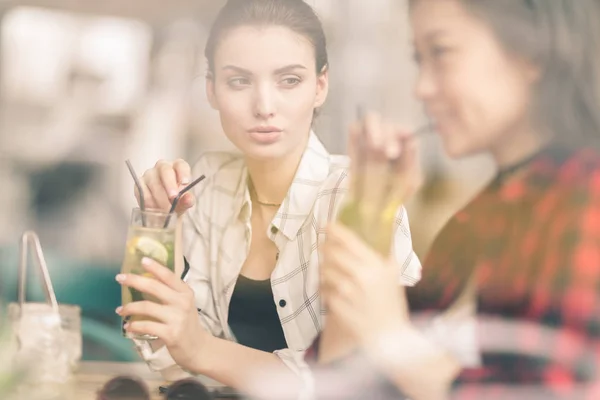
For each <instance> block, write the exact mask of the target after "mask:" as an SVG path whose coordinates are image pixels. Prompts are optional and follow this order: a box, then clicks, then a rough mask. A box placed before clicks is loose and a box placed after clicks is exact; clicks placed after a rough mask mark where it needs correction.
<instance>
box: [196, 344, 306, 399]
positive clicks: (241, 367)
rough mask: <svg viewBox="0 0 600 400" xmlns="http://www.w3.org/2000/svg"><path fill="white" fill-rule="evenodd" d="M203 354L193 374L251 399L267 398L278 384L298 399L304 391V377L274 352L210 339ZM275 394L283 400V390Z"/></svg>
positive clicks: (290, 395)
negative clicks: (295, 372) (272, 388)
mask: <svg viewBox="0 0 600 400" xmlns="http://www.w3.org/2000/svg"><path fill="white" fill-rule="evenodd" d="M200 354H201V356H200V357H199V359H198V360H197V362H196V364H195V365H194V366H193V368H192V370H191V371H190V372H192V373H194V374H199V375H205V376H208V377H209V378H212V379H214V380H216V381H218V382H221V383H222V384H224V385H227V386H231V387H234V388H236V389H238V390H240V391H242V392H244V393H245V394H248V395H250V396H257V397H260V398H265V395H269V391H265V387H268V386H273V385H275V384H278V385H282V386H285V388H286V392H289V396H285V397H289V398H295V397H297V394H298V393H299V391H300V387H301V380H300V378H299V377H298V376H296V375H295V374H294V372H293V371H292V370H291V369H289V368H288V367H287V366H286V365H285V363H284V362H283V361H282V360H281V359H280V358H279V357H277V356H276V355H275V354H273V353H267V352H264V351H259V350H255V349H252V348H249V347H246V346H242V345H240V344H238V343H235V342H231V341H228V340H225V339H220V338H216V337H210V338H208V339H207V341H206V343H205V344H204V345H203V346H202V351H201V352H200ZM284 383H285V385H283V384H284ZM265 392H266V393H265ZM274 395H275V396H277V397H276V398H278V399H279V398H282V393H281V392H279V391H274ZM266 398H268V397H266Z"/></svg>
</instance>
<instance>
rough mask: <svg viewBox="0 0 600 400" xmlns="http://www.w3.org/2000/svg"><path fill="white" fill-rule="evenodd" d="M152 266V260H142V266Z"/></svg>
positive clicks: (146, 258) (145, 258)
mask: <svg viewBox="0 0 600 400" xmlns="http://www.w3.org/2000/svg"><path fill="white" fill-rule="evenodd" d="M151 264H152V260H151V259H149V258H148V257H144V258H142V265H143V266H144V267H147V266H149V265H151Z"/></svg>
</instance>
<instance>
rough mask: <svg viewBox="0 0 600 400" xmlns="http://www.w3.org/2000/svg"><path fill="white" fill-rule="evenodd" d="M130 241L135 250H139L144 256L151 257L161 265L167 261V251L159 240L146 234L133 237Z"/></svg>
mask: <svg viewBox="0 0 600 400" xmlns="http://www.w3.org/2000/svg"><path fill="white" fill-rule="evenodd" d="M132 242H133V243H132V244H133V247H134V248H135V250H137V251H138V252H140V253H141V254H142V255H143V256H144V257H148V258H151V259H153V260H154V261H156V262H158V263H160V264H162V265H165V264H166V263H167V260H168V259H169V252H168V251H167V248H166V247H165V246H164V245H163V244H162V243H160V242H159V241H157V240H154V239H152V238H149V237H146V236H138V237H135V238H133V239H132Z"/></svg>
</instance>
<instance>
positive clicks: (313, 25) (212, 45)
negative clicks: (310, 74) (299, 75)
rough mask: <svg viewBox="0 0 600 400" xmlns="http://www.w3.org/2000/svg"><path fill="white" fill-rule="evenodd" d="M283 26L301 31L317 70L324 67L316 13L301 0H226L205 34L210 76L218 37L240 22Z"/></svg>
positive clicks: (325, 61) (322, 38)
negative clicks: (208, 33)
mask: <svg viewBox="0 0 600 400" xmlns="http://www.w3.org/2000/svg"><path fill="white" fill-rule="evenodd" d="M245 25H250V26H269V25H276V26H284V27H287V28H289V29H291V30H292V31H294V32H296V33H298V34H300V35H303V36H304V37H306V38H307V39H308V40H310V42H311V43H312V45H313V47H314V49H315V61H316V64H315V68H316V70H317V74H321V73H322V72H324V71H325V70H326V69H327V66H328V59H327V43H326V40H325V33H324V31H323V26H322V24H321V21H320V20H319V17H318V16H317V14H316V13H315V11H314V10H313V9H312V8H311V7H310V6H309V5H308V4H306V3H305V2H304V1H303V0H229V1H227V4H225V6H224V7H223V8H222V9H221V11H220V12H219V14H218V16H217V18H216V20H215V22H214V24H213V26H212V28H211V30H210V35H209V37H208V42H207V44H206V49H205V51H204V54H205V56H206V59H207V61H208V72H209V76H211V74H213V73H214V57H215V52H216V50H217V47H218V45H219V42H220V41H221V39H222V38H223V37H224V36H225V35H226V34H227V33H228V32H229V31H231V30H232V29H234V28H237V27H239V26H245Z"/></svg>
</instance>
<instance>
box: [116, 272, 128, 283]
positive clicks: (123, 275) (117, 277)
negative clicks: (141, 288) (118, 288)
mask: <svg viewBox="0 0 600 400" xmlns="http://www.w3.org/2000/svg"><path fill="white" fill-rule="evenodd" d="M115 279H116V280H117V282H119V283H123V282H125V279H127V276H126V275H125V274H119V275H117V276H116V277H115Z"/></svg>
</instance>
